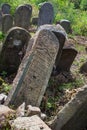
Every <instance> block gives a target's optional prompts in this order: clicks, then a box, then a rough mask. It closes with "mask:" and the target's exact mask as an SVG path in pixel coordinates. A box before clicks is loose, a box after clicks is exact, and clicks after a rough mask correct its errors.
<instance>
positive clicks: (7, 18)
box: [2, 14, 13, 33]
mask: <svg viewBox="0 0 87 130" xmlns="http://www.w3.org/2000/svg"><path fill="white" fill-rule="evenodd" d="M12 27H13V17H12V16H11V15H10V14H5V15H4V16H3V17H2V32H3V33H7V31H8V30H9V29H10V28H12Z"/></svg>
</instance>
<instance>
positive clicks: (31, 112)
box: [27, 105, 41, 116]
mask: <svg viewBox="0 0 87 130" xmlns="http://www.w3.org/2000/svg"><path fill="white" fill-rule="evenodd" d="M27 107H28V109H27V116H32V115H40V113H41V110H40V108H39V107H35V106H31V105H28V106H27Z"/></svg>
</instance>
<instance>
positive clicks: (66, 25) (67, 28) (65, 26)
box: [60, 19, 72, 33]
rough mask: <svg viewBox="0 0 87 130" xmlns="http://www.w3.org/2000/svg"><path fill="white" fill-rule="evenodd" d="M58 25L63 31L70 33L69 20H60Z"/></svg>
mask: <svg viewBox="0 0 87 130" xmlns="http://www.w3.org/2000/svg"><path fill="white" fill-rule="evenodd" d="M60 25H61V26H62V27H63V28H64V29H65V31H66V32H67V33H72V29H71V23H70V21H69V20H66V19H65V20H61V21H60Z"/></svg>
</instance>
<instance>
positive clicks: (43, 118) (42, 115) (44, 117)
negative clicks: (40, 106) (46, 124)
mask: <svg viewBox="0 0 87 130" xmlns="http://www.w3.org/2000/svg"><path fill="white" fill-rule="evenodd" d="M40 117H41V119H42V120H43V121H44V120H46V118H47V116H46V114H44V113H41V114H40Z"/></svg>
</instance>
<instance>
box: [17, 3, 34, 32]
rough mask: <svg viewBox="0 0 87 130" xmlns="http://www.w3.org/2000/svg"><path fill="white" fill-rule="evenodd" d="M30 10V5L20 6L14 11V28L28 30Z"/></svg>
mask: <svg viewBox="0 0 87 130" xmlns="http://www.w3.org/2000/svg"><path fill="white" fill-rule="evenodd" d="M31 14H32V8H31V6H30V5H27V6H26V5H21V6H19V7H18V8H17V9H16V12H15V15H14V26H18V27H22V28H25V29H27V30H28V29H29V26H30V19H31Z"/></svg>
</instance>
